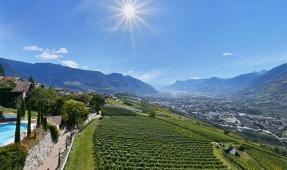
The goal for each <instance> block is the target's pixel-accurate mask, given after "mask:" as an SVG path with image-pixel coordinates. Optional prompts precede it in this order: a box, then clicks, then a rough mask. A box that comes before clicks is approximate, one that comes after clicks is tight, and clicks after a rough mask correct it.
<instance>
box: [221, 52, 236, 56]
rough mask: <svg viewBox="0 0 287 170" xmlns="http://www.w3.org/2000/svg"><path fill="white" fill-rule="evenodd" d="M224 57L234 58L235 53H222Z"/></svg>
mask: <svg viewBox="0 0 287 170" xmlns="http://www.w3.org/2000/svg"><path fill="white" fill-rule="evenodd" d="M222 55H223V56H233V55H234V53H232V52H224V53H222Z"/></svg>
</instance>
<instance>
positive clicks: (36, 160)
mask: <svg viewBox="0 0 287 170" xmlns="http://www.w3.org/2000/svg"><path fill="white" fill-rule="evenodd" d="M53 145H54V144H53V142H52V139H51V135H50V133H48V134H47V135H46V136H45V137H44V138H43V139H42V140H40V142H39V143H38V144H37V145H35V146H33V147H32V148H31V149H30V150H29V152H28V155H27V158H26V162H25V167H24V170H36V169H37V168H38V167H39V166H40V165H41V164H42V161H44V160H45V158H46V157H47V156H48V155H49V153H51V150H52V148H53Z"/></svg>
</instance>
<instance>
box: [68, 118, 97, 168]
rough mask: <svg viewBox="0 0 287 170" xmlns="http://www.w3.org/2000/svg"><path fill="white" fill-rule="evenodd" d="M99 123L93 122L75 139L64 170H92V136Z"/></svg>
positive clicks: (93, 163)
mask: <svg viewBox="0 0 287 170" xmlns="http://www.w3.org/2000/svg"><path fill="white" fill-rule="evenodd" d="M98 123H99V121H98V120H95V121H93V122H92V123H91V124H90V125H89V126H88V127H86V129H84V130H83V131H82V132H80V133H79V134H78V135H77V137H76V138H75V141H74V145H73V148H72V151H71V153H70V157H69V160H68V162H67V165H66V167H65V169H66V170H70V169H71V170H74V169H77V170H89V169H94V165H95V162H94V161H95V159H94V155H93V134H94V130H95V129H96V127H97V125H98Z"/></svg>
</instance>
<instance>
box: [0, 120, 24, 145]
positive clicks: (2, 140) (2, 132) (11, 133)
mask: <svg viewBox="0 0 287 170" xmlns="http://www.w3.org/2000/svg"><path fill="white" fill-rule="evenodd" d="M27 125H28V123H23V122H21V126H20V129H21V132H23V131H25V130H26V129H27ZM15 129H16V122H8V123H0V146H2V145H6V144H8V143H13V142H14V137H15Z"/></svg>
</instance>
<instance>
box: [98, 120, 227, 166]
mask: <svg viewBox="0 0 287 170" xmlns="http://www.w3.org/2000/svg"><path fill="white" fill-rule="evenodd" d="M94 153H95V162H96V165H95V166H96V169H226V166H225V165H223V163H222V162H221V161H219V160H218V159H217V158H216V157H215V156H214V155H213V152H212V147H211V144H210V143H209V142H208V141H206V140H202V139H201V140H199V139H198V138H197V135H195V136H194V137H190V136H189V137H187V136H186V135H184V133H182V132H181V130H179V129H177V128H175V127H174V125H171V124H169V123H166V122H163V121H161V120H158V119H152V118H149V117H144V116H129V117H126V116H114V117H111V118H104V119H103V120H102V121H101V122H100V124H99V125H98V127H97V128H96V130H95V133H94Z"/></svg>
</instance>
